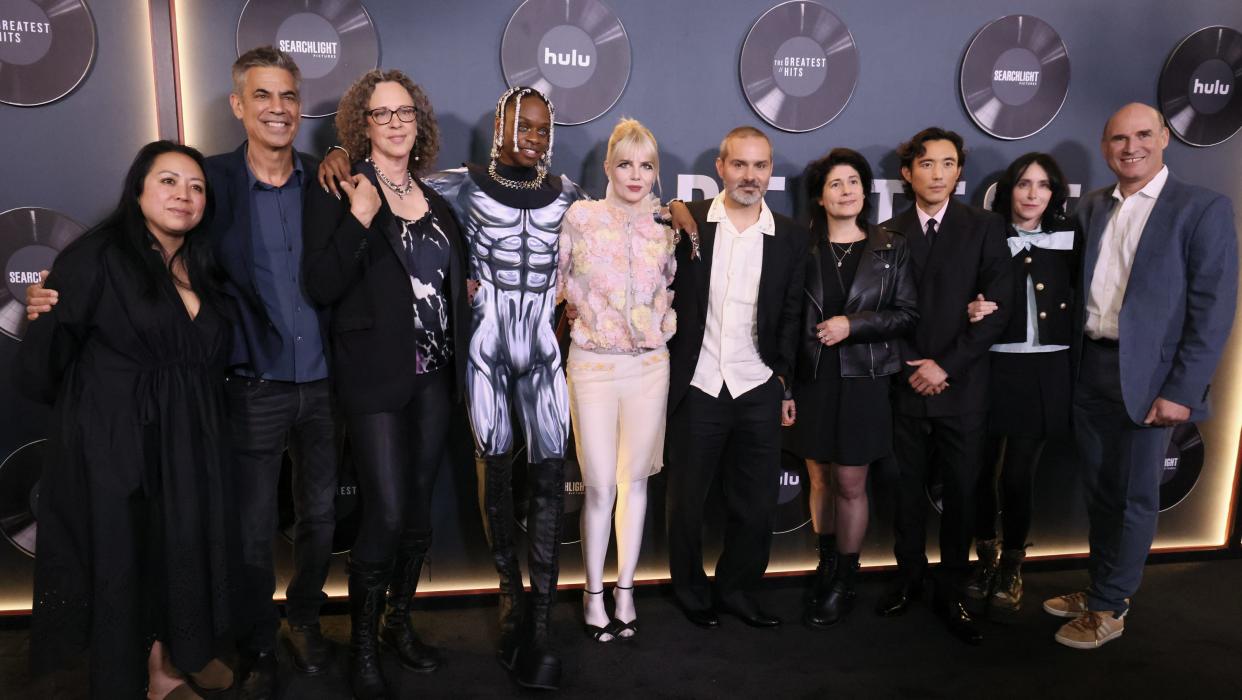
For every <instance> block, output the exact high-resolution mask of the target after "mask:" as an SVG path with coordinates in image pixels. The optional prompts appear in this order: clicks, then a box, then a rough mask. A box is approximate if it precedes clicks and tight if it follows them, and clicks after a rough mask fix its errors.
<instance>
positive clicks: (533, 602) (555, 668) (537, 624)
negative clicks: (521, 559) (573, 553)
mask: <svg viewBox="0 0 1242 700" xmlns="http://www.w3.org/2000/svg"><path fill="white" fill-rule="evenodd" d="M529 476H530V487H531V489H530V491H531V500H530V509H529V511H528V515H527V517H526V536H527V539H528V551H527V564H528V566H529V570H530V618H529V620H527V624H526V633H525V635H523V639H522V646H521V649H520V650H519V651H518V668H517V682H518V684H519V685H521V686H523V687H525V688H540V689H544V690H556V689H557V687H559V686H560V684H561V659H560V657H559V656H557V654H556V652H554V651H552V639H551V636H552V635H551V627H552V606H553V605H554V604H555V603H556V579H557V575H558V573H559V571H560V566H559V565H560V542H561V514H562V513H563V512H564V506H565V463H564V461H563V460H559V459H556V460H547V461H544V462H539V463H537V464H532V465H531V467H530V474H529Z"/></svg>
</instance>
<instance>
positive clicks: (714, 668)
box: [0, 559, 1242, 700]
mask: <svg viewBox="0 0 1242 700" xmlns="http://www.w3.org/2000/svg"><path fill="white" fill-rule="evenodd" d="M1083 581H1084V574H1083V573H1082V571H1081V570H1080V569H1074V570H1062V571H1048V570H1044V571H1034V572H1028V573H1027V576H1026V584H1027V605H1026V606H1025V608H1026V609H1025V610H1024V611H1023V612H1022V613H1021V614H1019V615H1018V617H1017V619H1016V620H1015V621H1014V622H1012V623H1009V624H1005V625H1000V624H996V623H988V624H986V626H985V634H986V635H987V639H986V641H985V643H984V645H983V646H982V647H978V648H975V647H968V646H965V645H963V644H961V643H959V642H957V641H956V640H954V639H952V638H950V637H949V636H948V634H947V633H945V632H944V631H943V630H942V629H941V627H940V623H939V622H938V620H937V619H936V618H935V617H933V616H932V614H931V612H930V611H929V610H928V608H927V607H926V606H920V607H917V608H914V609H912V610H911V611H910V612H909V613H907V615H906V616H905V617H904V618H899V619H881V618H878V617H876V616H875V614H874V613H872V612H871V606H872V604H873V603H874V600H875V598H876V597H877V596H878V595H879V593H880V591H881V590H882V589H883V586H884V585H885V583H886V582H887V577H886V576H885V575H884V574H874V575H867V576H864V577H863V578H862V582H861V588H860V599H859V607H858V609H857V610H856V611H855V613H854V614H853V615H852V616H851V617H850V618H849V619H848V620H847V621H846V622H845V623H843V624H841V625H840V626H838V627H836V628H833V629H831V630H826V631H811V630H808V629H807V628H805V627H803V626H802V625H801V624H799V623H798V621H797V618H798V613H799V604H800V599H801V590H800V588H799V582H798V581H797V580H796V579H789V578H784V579H774V580H770V581H769V582H768V583H769V590H768V591H766V592H765V593H764V596H763V598H762V600H763V602H764V604H765V606H766V607H767V608H768V609H769V610H770V611H771V612H774V613H777V614H780V615H783V616H784V617H785V619H786V624H785V625H784V626H783V627H782V628H780V629H778V630H753V629H750V628H747V627H745V626H743V625H742V624H741V623H740V622H738V621H737V620H735V619H732V618H725V619H724V621H723V624H722V626H721V627H720V628H719V629H716V630H701V629H698V628H696V627H693V626H691V625H690V624H689V623H687V622H686V621H685V620H684V619H683V618H682V616H681V614H680V613H679V612H678V611H677V609H676V608H674V607H673V606H672V604H671V603H670V601H669V598H668V597H667V592H666V591H665V590H662V589H661V588H658V587H652V588H647V589H645V590H640V593H639V600H638V602H639V615H640V622H641V626H640V634H639V636H638V638H637V639H636V640H634V641H633V642H629V643H617V642H614V643H610V644H598V643H595V642H593V641H590V640H588V639H587V638H586V637H585V636H584V635H583V634H582V633H581V632H580V631H579V630H580V629H581V615H580V613H579V612H578V603H577V601H578V599H579V598H580V596H579V595H577V594H573V593H567V594H566V595H565V596H564V598H563V602H562V603H561V604H560V606H559V607H558V608H557V610H556V620H555V622H556V629H557V633H558V637H559V644H560V649H561V651H562V653H563V655H564V661H565V667H566V677H565V682H564V686H563V689H562V691H561V692H559V693H557V694H555V695H556V696H557V697H562V698H571V697H572V698H578V697H581V698H615V697H643V698H716V697H720V698H733V697H743V698H771V699H773V700H775V699H776V698H816V699H819V698H832V697H837V698H874V697H898V698H906V697H908V698H973V697H995V698H1009V697H1031V698H1101V699H1105V698H1118V697H1122V698H1124V697H1131V698H1150V697H1174V698H1196V699H1199V698H1229V697H1233V698H1238V697H1242V656H1240V652H1242V595H1239V592H1240V590H1242V560H1240V559H1230V560H1215V561H1210V562H1196V563H1188V564H1160V565H1153V566H1149V567H1148V569H1147V575H1146V580H1145V581H1144V584H1143V589H1142V591H1141V594H1140V596H1139V597H1138V598H1137V599H1136V600H1135V603H1134V606H1133V608H1132V610H1131V613H1130V615H1129V617H1128V618H1127V620H1126V622H1127V628H1126V633H1125V635H1124V636H1123V637H1122V638H1121V639H1119V640H1117V641H1114V642H1112V643H1110V644H1108V645H1107V646H1105V647H1103V648H1101V649H1098V650H1094V651H1075V650H1071V649H1067V648H1065V647H1062V646H1060V645H1058V644H1056V643H1055V642H1054V641H1053V640H1052V635H1053V633H1054V632H1055V631H1056V629H1057V627H1058V625H1059V624H1060V621H1058V620H1057V619H1055V618H1052V617H1049V616H1048V615H1046V614H1044V613H1043V612H1042V610H1040V605H1039V603H1040V601H1042V600H1043V598H1045V597H1048V596H1052V595H1057V594H1060V593H1065V592H1069V591H1071V590H1074V589H1075V587H1076V586H1081V585H1082V583H1083ZM430 605H431V607H432V608H434V609H432V610H430V611H425V612H421V613H420V614H419V616H418V618H417V619H418V620H419V621H420V623H421V630H422V633H423V636H424V638H425V639H427V640H428V641H431V642H434V643H435V644H437V645H439V646H442V647H444V648H445V654H446V657H447V663H446V664H445V666H444V667H443V668H441V669H440V670H439V671H438V672H436V673H434V674H431V675H427V676H420V675H415V674H411V673H408V672H403V671H401V670H400V669H399V667H398V666H396V665H395V664H394V663H389V664H387V665H386V666H385V669H386V671H387V673H388V677H389V678H390V679H391V685H392V686H393V688H394V693H393V695H394V697H401V698H423V697H434V698H449V697H451V698H476V697H477V698H486V697H497V696H501V697H504V696H511V695H531V696H534V695H539V693H522V692H519V691H518V690H517V689H516V688H515V686H513V685H512V683H511V682H510V680H509V678H508V677H507V675H506V674H505V672H504V671H503V669H501V667H500V666H499V665H497V664H496V662H495V661H494V660H493V659H494V657H493V655H492V645H493V641H494V636H495V608H494V606H491V605H486V606H485V605H480V604H478V603H477V602H471V601H463V600H460V599H457V600H452V601H443V600H441V601H432V602H431V603H430ZM325 629H326V631H327V633H328V634H329V636H331V637H332V638H334V639H336V640H338V641H340V642H342V644H341V645H340V646H339V647H338V654H337V669H336V670H334V671H333V672H332V673H331V674H329V675H327V676H326V677H324V678H316V679H311V678H306V677H302V676H298V675H296V674H294V673H292V672H291V671H289V670H288V664H287V663H286V662H282V669H283V670H284V674H283V676H282V681H283V682H284V684H285V685H284V686H283V689H284V692H283V694H282V697H284V698H298V699H299V700H301V699H303V698H307V699H313V698H348V697H349V693H348V691H347V689H346V684H345V678H344V675H343V668H344V665H343V660H344V658H345V649H344V645H343V642H344V640H346V639H347V637H348V619H347V618H346V617H345V616H342V615H333V616H330V617H329V618H327V619H326V620H325ZM28 636H29V635H28V631H27V630H26V629H24V628H23V627H22V625H21V623H20V622H19V623H16V624H15V623H14V622H12V621H9V622H8V623H7V624H6V629H2V630H0V697H3V698H28V697H29V698H57V699H58V700H59V699H60V698H76V697H85V693H84V692H83V691H82V689H81V687H80V685H81V682H82V674H81V673H76V674H74V673H66V674H62V675H61V676H59V677H53V678H44V679H40V680H39V681H38V682H37V683H32V682H31V681H30V679H29V677H28V675H27V673H26V670H25V668H26V666H25V664H26V659H25V655H26V647H27V643H28ZM542 695H544V696H545V697H546V696H549V694H547V693H542Z"/></svg>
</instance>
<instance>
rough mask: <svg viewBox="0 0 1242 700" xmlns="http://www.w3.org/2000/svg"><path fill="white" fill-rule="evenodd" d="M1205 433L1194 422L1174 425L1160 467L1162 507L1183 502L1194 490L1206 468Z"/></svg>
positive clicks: (1166, 507) (1166, 508) (1164, 508)
mask: <svg viewBox="0 0 1242 700" xmlns="http://www.w3.org/2000/svg"><path fill="white" fill-rule="evenodd" d="M1203 454H1204V452H1203V436H1202V435H1200V434H1199V428H1198V427H1197V426H1196V425H1195V424H1194V423H1182V424H1181V425H1179V426H1177V427H1176V428H1174V429H1173V437H1172V439H1170V440H1169V449H1168V451H1167V452H1166V453H1165V456H1164V464H1162V465H1161V468H1160V510H1161V511H1162V512H1163V511H1166V510H1169V509H1170V508H1173V507H1174V506H1176V505H1177V504H1179V503H1181V502H1182V501H1183V500H1185V498H1186V497H1187V496H1189V495H1190V492H1191V491H1192V490H1194V488H1195V484H1196V483H1198V481H1199V474H1200V473H1202V471H1203Z"/></svg>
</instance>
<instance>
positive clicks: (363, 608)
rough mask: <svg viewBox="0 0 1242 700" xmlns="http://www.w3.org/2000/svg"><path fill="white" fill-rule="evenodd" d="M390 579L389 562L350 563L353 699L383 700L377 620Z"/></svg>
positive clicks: (384, 688) (350, 662)
mask: <svg viewBox="0 0 1242 700" xmlns="http://www.w3.org/2000/svg"><path fill="white" fill-rule="evenodd" d="M390 578H392V561H391V560H389V561H384V562H363V561H358V560H357V559H354V558H352V557H351V558H350V560H349V619H350V624H351V629H350V632H349V683H350V686H351V687H352V688H353V691H354V697H355V698H359V699H361V700H373V699H374V700H379V699H382V698H384V697H386V686H385V685H384V674H383V671H382V670H381V669H380V656H379V638H378V631H379V629H378V628H379V618H380V611H381V610H382V609H383V607H384V592H385V591H386V590H387V589H388V581H389V579H390Z"/></svg>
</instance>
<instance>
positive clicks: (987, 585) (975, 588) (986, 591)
mask: <svg viewBox="0 0 1242 700" xmlns="http://www.w3.org/2000/svg"><path fill="white" fill-rule="evenodd" d="M975 552H976V553H977V554H978V555H979V561H977V562H975V566H974V569H972V570H971V572H970V578H969V579H968V580H967V581H966V596H967V597H968V598H970V599H971V600H981V601H986V600H987V599H988V597H989V596H991V595H992V586H993V584H994V583H995V581H996V564H997V561H998V560H999V559H1000V540H978V541H977V542H975Z"/></svg>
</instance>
